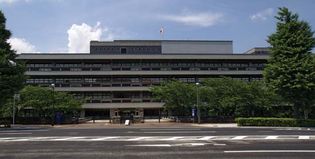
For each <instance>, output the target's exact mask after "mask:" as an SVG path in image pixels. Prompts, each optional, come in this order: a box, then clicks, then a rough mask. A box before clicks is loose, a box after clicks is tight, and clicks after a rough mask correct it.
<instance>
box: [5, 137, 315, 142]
mask: <svg viewBox="0 0 315 159" xmlns="http://www.w3.org/2000/svg"><path fill="white" fill-rule="evenodd" d="M212 140H213V141H216V140H221V141H228V140H231V141H234V140H315V136H314V135H312V136H303V135H278V136H264V135H253V136H250V135H249V136H49V137H0V142H18V141H26V142H27V141H143V142H147V141H165V142H167V141H170V142H176V141H194V142H195V141H212Z"/></svg>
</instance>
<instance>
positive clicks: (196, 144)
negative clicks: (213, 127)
mask: <svg viewBox="0 0 315 159" xmlns="http://www.w3.org/2000/svg"><path fill="white" fill-rule="evenodd" d="M191 145H192V146H204V145H205V143H191Z"/></svg>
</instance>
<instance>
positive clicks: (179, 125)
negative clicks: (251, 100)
mask: <svg viewBox="0 0 315 159" xmlns="http://www.w3.org/2000/svg"><path fill="white" fill-rule="evenodd" d="M123 127H125V128H185V127H187V128H191V127H204V128H211V127H213V128H221V127H222V128H228V127H237V125H236V124H235V123H228V124H226V123H224V124H193V123H176V122H161V123H158V122H145V123H136V124H131V125H129V126H125V125H124V124H111V123H109V122H108V121H95V123H93V122H87V123H81V124H64V125H54V126H51V125H20V124H16V125H14V126H12V128H1V129H0V131H1V130H8V129H43V128H91V129H93V128H96V129H98V128H123Z"/></svg>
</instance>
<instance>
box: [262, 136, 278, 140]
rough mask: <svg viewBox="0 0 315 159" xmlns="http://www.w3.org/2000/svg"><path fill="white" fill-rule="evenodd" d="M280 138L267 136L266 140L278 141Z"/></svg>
mask: <svg viewBox="0 0 315 159" xmlns="http://www.w3.org/2000/svg"><path fill="white" fill-rule="evenodd" d="M277 138H278V136H267V137H266V138H265V139H268V140H274V139H277Z"/></svg>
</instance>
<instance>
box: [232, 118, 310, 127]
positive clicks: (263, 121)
mask: <svg viewBox="0 0 315 159" xmlns="http://www.w3.org/2000/svg"><path fill="white" fill-rule="evenodd" d="M235 121H236V123H237V125H238V126H283V127H286V126H289V127H315V120H302V119H293V118H236V119H235Z"/></svg>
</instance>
